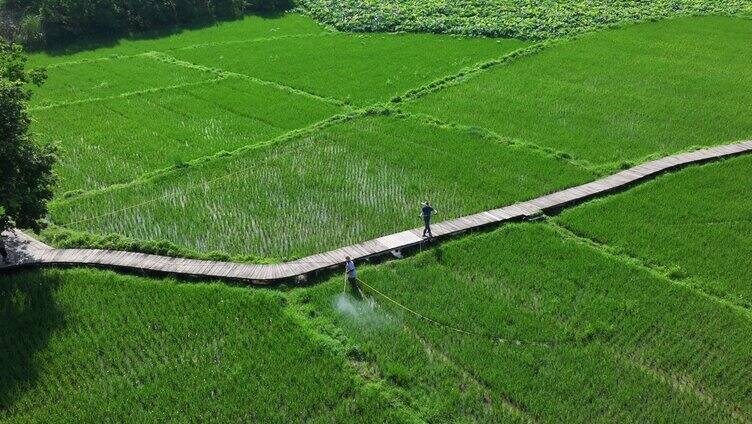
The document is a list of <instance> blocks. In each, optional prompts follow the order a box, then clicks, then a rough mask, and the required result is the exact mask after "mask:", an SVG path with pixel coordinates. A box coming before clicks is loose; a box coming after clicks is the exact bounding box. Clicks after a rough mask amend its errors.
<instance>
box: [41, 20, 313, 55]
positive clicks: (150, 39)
mask: <svg viewBox="0 0 752 424" xmlns="http://www.w3.org/2000/svg"><path fill="white" fill-rule="evenodd" d="M325 32H326V30H325V29H324V27H322V26H321V25H319V24H317V23H316V22H315V21H314V20H312V19H311V18H309V17H307V16H303V15H300V14H293V13H286V14H283V15H280V16H276V17H262V16H246V17H245V18H243V19H239V20H236V21H232V22H222V23H217V24H213V25H208V26H197V27H195V28H182V29H176V30H174V31H172V32H171V31H154V32H152V33H148V32H147V33H140V34H133V35H132V36H130V37H126V38H123V39H121V40H119V41H117V42H114V43H113V42H112V41H108V42H105V43H99V42H98V40H89V41H88V42H87V41H86V40H82V41H81V42H79V43H74V44H70V45H67V46H65V47H63V48H59V49H55V50H50V51H43V52H39V53H35V54H33V55H31V57H30V61H29V63H30V64H31V65H32V66H57V65H59V64H65V63H70V62H78V61H89V60H98V59H101V58H108V57H117V56H124V55H134V54H140V53H146V52H149V51H153V50H173V49H179V48H186V47H191V46H195V45H205V44H216V43H236V44H240V45H242V44H243V43H244V42H254V40H259V39H269V38H279V37H306V36H316V35H319V34H322V33H325Z"/></svg>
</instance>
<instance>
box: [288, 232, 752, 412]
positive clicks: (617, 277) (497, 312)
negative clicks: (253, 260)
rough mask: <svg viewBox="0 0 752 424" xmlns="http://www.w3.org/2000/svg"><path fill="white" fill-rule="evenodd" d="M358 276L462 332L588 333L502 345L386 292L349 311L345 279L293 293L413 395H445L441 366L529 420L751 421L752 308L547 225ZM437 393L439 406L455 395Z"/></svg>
mask: <svg viewBox="0 0 752 424" xmlns="http://www.w3.org/2000/svg"><path fill="white" fill-rule="evenodd" d="M360 274H361V278H362V279H363V280H364V281H365V282H366V283H368V284H370V285H372V286H375V287H376V288H378V289H379V290H381V291H384V292H386V293H387V294H389V295H390V296H393V297H394V298H396V299H397V300H398V301H401V302H404V303H406V304H407V305H408V306H409V307H411V308H414V309H417V310H418V311H420V312H422V313H424V314H426V315H428V316H429V317H432V318H435V319H440V320H442V321H444V322H448V323H451V324H452V325H454V326H457V327H460V328H463V329H466V330H469V331H474V332H480V333H492V334H497V335H499V336H501V337H505V338H512V339H522V340H523V341H524V340H540V339H554V340H567V339H569V338H574V339H575V340H576V339H580V340H584V341H582V342H579V343H571V344H567V343H564V344H559V345H554V346H552V347H541V346H536V345H529V344H526V343H524V342H523V343H522V344H521V345H516V344H503V343H498V342H493V341H490V340H487V339H484V338H482V337H476V336H468V335H463V334H457V333H453V332H451V331H446V330H444V329H442V328H440V327H437V326H435V325H433V324H430V323H427V322H425V321H422V320H419V319H417V318H414V317H413V316H412V315H408V314H405V313H403V312H402V311H401V310H399V309H397V308H395V307H394V306H393V305H391V304H389V303H387V302H385V301H383V300H380V304H381V307H380V308H378V309H376V310H375V311H372V310H371V309H369V308H367V307H366V306H364V305H360V306H359V307H360V308H361V309H358V308H352V307H350V305H351V304H349V303H346V302H343V301H341V300H339V299H340V298H339V293H340V291H341V290H342V284H343V283H342V278H341V277H340V278H334V279H332V280H331V281H329V282H327V283H325V284H322V285H321V286H318V287H316V288H313V289H306V290H304V291H301V292H300V293H298V294H299V295H300V298H301V299H302V300H301V302H305V303H304V304H305V305H306V306H307V307H308V308H310V309H311V310H312V311H313V312H311V314H312V315H313V314H319V316H320V317H321V318H319V319H322V320H323V319H326V320H329V321H330V322H333V323H334V324H335V325H336V326H337V327H338V328H340V329H341V331H342V333H341V337H342V338H344V339H347V340H348V341H349V343H351V344H353V345H356V346H358V347H359V349H360V350H361V351H362V352H363V353H362V355H363V356H364V357H366V358H369V360H370V361H371V362H373V363H376V364H378V368H379V370H380V371H381V373H382V374H384V375H386V376H389V377H388V378H389V379H391V380H392V381H395V382H396V384H399V385H400V386H401V387H403V388H404V389H405V390H407V391H410V392H411V393H422V394H423V395H424V396H427V397H429V398H430V396H431V395H430V393H427V392H429V391H430V388H432V387H434V386H436V387H439V389H438V390H443V389H442V384H441V383H436V381H437V380H438V381H444V379H445V378H446V377H444V375H443V371H442V369H441V367H439V366H438V365H437V363H442V362H445V361H449V362H450V363H451V364H453V365H454V366H455V367H457V368H459V369H461V370H464V373H465V374H466V375H470V376H473V380H474V381H476V382H479V383H480V384H481V385H482V387H484V389H485V390H487V391H488V393H490V398H489V399H488V400H487V403H488V404H490V405H493V406H494V407H495V408H497V409H509V410H511V411H517V412H518V413H519V415H521V416H522V417H523V418H524V419H528V420H532V421H536V422H664V421H685V422H708V423H711V422H736V421H744V420H749V418H750V417H752V407H751V406H750V404H749V402H748V399H749V397H748V394H749V392H750V390H751V389H752V385H751V384H752V383H751V382H750V381H749V379H747V378H745V377H744V376H746V375H749V373H750V372H752V369H751V368H750V364H752V356H750V352H751V351H752V350H751V349H750V348H752V320H750V315H749V314H744V313H740V312H739V311H738V310H737V309H734V308H731V307H728V306H725V305H723V304H720V303H716V302H713V301H710V300H709V299H708V298H707V297H705V296H702V295H700V294H698V293H696V292H694V291H693V290H691V289H688V288H686V287H684V286H682V285H680V284H676V283H675V282H673V281H672V280H669V279H667V278H666V277H664V276H662V275H660V274H658V273H655V272H653V271H651V270H649V269H641V268H638V267H635V266H633V265H632V264H630V263H628V262H624V261H621V260H620V259H618V258H615V257H613V256H609V255H606V254H604V253H603V252H601V251H600V250H598V249H593V248H592V247H591V246H589V245H587V244H583V243H581V242H579V241H577V240H574V239H569V238H563V237H561V235H560V234H559V232H557V231H556V230H554V229H552V228H550V227H548V226H547V225H546V224H516V225H508V226H505V227H503V228H501V229H499V230H497V231H494V232H492V233H489V234H485V235H479V236H473V237H468V238H465V239H462V240H459V241H454V242H451V243H447V244H446V245H443V246H442V247H439V248H436V249H433V250H431V251H427V252H423V253H422V254H419V255H417V256H416V257H414V258H411V259H408V260H405V261H399V262H391V263H388V264H385V265H381V266H376V267H362V268H361V269H360ZM338 305H339V308H335V307H334V306H338ZM355 305H359V304H357V303H356V304H355ZM583 337H585V338H584V339H583ZM588 340H589V341H588ZM421 349H426V350H425V352H421ZM426 358H427V359H426ZM442 358H443V359H442ZM426 362H427V363H428V364H427V365H426ZM440 393H442V395H440V397H441V398H442V399H444V400H445V402H444V403H442V402H440V401H438V402H437V405H438V406H437V411H443V409H441V408H442V406H444V407H446V408H447V409H452V407H451V406H447V405H451V403H452V402H454V401H456V399H457V397H460V398H461V394H458V393H455V395H454V397H453V396H450V395H446V398H444V395H443V393H444V392H440ZM479 404H481V402H480V401H478V402H477V403H476V412H477V411H478V410H482V408H481V407H480V405H479ZM504 405H507V407H504ZM509 405H511V408H510V407H509ZM458 413H459V414H462V413H461V412H458Z"/></svg>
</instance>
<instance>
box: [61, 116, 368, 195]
mask: <svg viewBox="0 0 752 424" xmlns="http://www.w3.org/2000/svg"><path fill="white" fill-rule="evenodd" d="M380 113H382V112H381V109H379V108H363V109H357V110H353V111H350V112H348V113H338V114H335V115H332V116H330V117H328V118H325V119H323V120H321V121H318V122H314V123H313V124H311V125H308V126H306V127H301V128H296V129H293V130H290V131H287V132H285V133H283V134H280V135H278V136H276V137H273V138H271V139H268V140H265V141H261V142H258V143H253V144H247V145H245V146H241V147H238V148H237V149H234V150H231V151H229V152H228V151H225V150H221V151H218V152H216V153H214V154H210V155H206V156H201V157H198V158H196V159H192V160H190V161H187V162H185V163H184V164H181V165H180V166H175V165H173V166H168V167H165V168H162V169H157V170H154V171H150V172H147V173H145V174H141V175H140V176H138V177H137V178H135V179H133V180H130V181H127V182H123V183H116V184H111V185H108V186H106V187H102V188H96V189H92V190H87V191H72V192H68V193H64V194H63V196H62V197H61V198H59V199H55V200H53V201H52V202H50V205H65V204H67V203H71V202H74V201H77V200H80V199H85V198H88V197H93V196H99V195H102V194H106V193H109V192H113V191H117V190H123V189H127V188H131V187H137V186H139V185H142V184H146V183H149V182H152V181H155V180H157V179H160V178H167V177H169V176H172V175H175V174H177V173H180V172H184V171H185V170H186V169H190V168H193V167H198V166H203V165H206V164H208V163H212V162H214V161H219V160H224V159H228V158H232V157H236V156H238V155H242V154H244V153H246V152H248V151H252V150H257V149H262V148H266V147H272V146H277V145H280V144H283V143H285V142H288V141H290V140H294V139H297V138H301V137H305V136H307V135H310V134H312V133H314V132H316V131H320V130H323V129H326V128H328V127H331V126H333V125H337V124H341V123H344V122H349V121H352V120H355V119H358V118H360V117H363V116H367V115H370V114H373V115H378V114H380Z"/></svg>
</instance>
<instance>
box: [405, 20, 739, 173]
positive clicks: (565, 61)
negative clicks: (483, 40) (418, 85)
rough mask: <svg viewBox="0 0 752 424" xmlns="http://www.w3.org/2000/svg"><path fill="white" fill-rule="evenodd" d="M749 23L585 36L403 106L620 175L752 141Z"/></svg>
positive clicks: (657, 26)
mask: <svg viewBox="0 0 752 424" xmlns="http://www.w3.org/2000/svg"><path fill="white" fill-rule="evenodd" d="M750 38H752V21H751V20H747V19H729V18H720V17H707V18H692V19H678V20H673V21H667V22H660V23H654V24H650V25H640V26H635V27H629V28H625V29H621V30H614V31H605V32H602V33H598V34H591V35H588V36H583V37H582V38H580V39H577V40H575V41H570V42H566V43H561V44H557V45H554V46H552V47H548V48H546V49H544V50H543V51H541V52H539V53H537V54H535V55H529V56H526V57H522V58H519V59H517V60H514V61H512V62H511V63H508V64H505V65H501V66H497V67H494V68H492V69H489V70H488V71H486V72H482V73H478V74H476V75H475V76H473V77H472V78H468V79H466V80H464V81H459V82H458V83H457V84H456V85H454V86H450V87H447V88H445V89H441V90H438V91H435V92H433V93H429V94H427V95H425V96H424V97H420V98H418V99H417V100H415V101H414V102H411V103H407V104H405V105H404V107H405V108H406V109H408V110H411V111H416V112H422V113H427V114H431V115H434V116H436V117H438V118H440V119H443V120H447V121H450V122H458V123H461V124H465V125H477V126H481V127H485V128H489V129H491V130H494V131H496V132H497V133H499V134H501V135H503V136H507V137H514V138H521V139H523V140H525V141H528V142H531V143H535V144H539V145H543V146H548V147H552V148H554V149H556V150H560V151H563V152H567V153H569V154H570V155H571V156H573V157H575V158H580V159H586V160H589V161H590V162H593V163H596V164H605V165H607V167H609V168H612V169H613V168H617V167H618V166H619V165H621V164H622V162H624V161H640V160H642V159H644V158H645V157H646V156H650V155H658V156H662V155H666V154H671V153H675V152H677V151H680V150H683V149H687V148H689V147H691V146H707V145H715V144H721V143H726V142H732V141H737V140H740V139H746V138H749V137H752V120H750V119H748V115H749V114H748V109H749V105H750V104H752V73H750V72H747V68H748V66H749V63H752V50H750V49H739V47H738V46H740V45H744V44H746V43H748V41H749V40H750Z"/></svg>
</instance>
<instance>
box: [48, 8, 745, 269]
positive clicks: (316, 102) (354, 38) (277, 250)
mask: <svg viewBox="0 0 752 424" xmlns="http://www.w3.org/2000/svg"><path fill="white" fill-rule="evenodd" d="M285 19H287V18H284V19H282V20H281V21H280V22H283V21H285ZM296 19H297V18H296ZM233 25H238V24H237V23H234V24H233ZM207 31H208V30H207ZM211 31H214V34H215V36H216V31H220V30H219V29H214V28H213V29H211ZM306 31H307V30H306ZM254 34H257V33H256V32H252V34H251V35H254ZM750 34H752V26H751V25H750V21H748V20H742V19H733V18H719V17H711V18H698V19H682V20H675V21H670V22H662V23H657V24H646V25H640V26H635V27H630V28H625V29H620V30H613V31H607V32H603V33H599V34H592V35H588V36H586V37H583V38H582V39H577V40H570V41H567V42H564V43H560V44H559V45H553V46H548V47H545V48H543V49H542V50H540V51H537V52H534V53H531V54H530V55H527V56H525V55H523V56H522V57H518V56H514V58H513V59H510V60H509V61H505V62H503V63H500V64H499V63H496V64H495V65H489V66H481V67H476V68H474V70H473V71H461V70H462V69H466V67H468V66H470V65H473V64H477V63H480V62H484V63H488V62H487V61H489V60H497V59H499V58H502V57H504V55H506V54H509V53H510V52H512V51H515V49H518V48H520V47H523V46H525V43H522V42H518V41H514V40H491V39H467V38H455V37H442V36H435V35H414V34H412V35H409V34H397V35H346V34H337V33H321V32H316V31H314V32H312V33H310V36H308V35H306V36H301V37H297V35H299V33H295V32H294V31H293V32H292V33H291V34H290V35H291V37H292V36H295V38H289V37H288V38H285V37H282V38H277V39H266V38H264V39H257V40H255V41H253V40H251V41H249V40H250V39H240V38H237V37H238V32H237V27H232V28H231V29H230V36H229V40H228V41H226V42H224V41H223V42H216V43H213V44H212V43H210V42H208V41H207V42H205V43H197V44H195V45H189V44H185V41H186V40H187V39H183V40H182V41H176V40H175V39H167V41H166V44H165V47H164V51H154V52H150V53H143V54H140V55H138V56H136V57H129V58H117V59H108V60H102V61H97V62H92V63H84V64H69V65H63V64H61V65H60V66H57V67H53V68H52V69H51V73H53V74H54V72H56V71H58V70H64V69H65V70H66V71H65V72H63V71H61V72H62V73H61V74H59V75H57V76H55V75H53V77H52V81H56V82H54V83H51V86H50V90H51V91H50V95H49V97H45V92H44V88H43V89H42V90H40V91H39V92H38V93H37V98H38V100H37V102H38V103H37V104H38V105H45V104H51V103H55V102H56V101H55V98H60V99H62V100H60V101H65V100H68V101H70V100H74V101H76V100H79V99H86V98H89V97H90V96H95V97H96V96H99V95H104V96H105V97H108V96H109V97H113V96H114V97H116V98H107V99H105V100H101V101H83V102H81V103H77V104H72V105H68V106H59V107H49V108H41V109H37V110H36V111H35V112H34V114H35V118H36V124H35V125H36V126H35V128H36V129H37V130H38V131H39V132H40V134H41V137H42V138H47V139H60V140H62V144H63V148H64V155H63V160H62V162H61V166H60V169H59V171H60V174H61V176H62V183H61V188H60V194H61V195H62V194H63V193H66V192H67V193H68V194H69V195H70V194H72V195H73V198H63V197H69V196H61V198H60V199H58V201H56V202H55V203H54V205H53V207H52V214H51V218H52V221H53V222H54V223H57V224H63V225H68V226H69V227H70V228H72V229H74V230H79V231H85V232H92V233H96V234H107V233H119V234H121V235H124V236H127V237H131V238H134V239H136V240H167V241H170V242H172V243H176V244H178V245H180V246H183V247H185V248H188V249H190V250H193V251H195V252H203V253H206V252H209V251H220V252H222V253H225V254H230V255H246V254H250V255H261V256H269V257H271V258H272V259H275V258H276V259H279V258H287V257H295V256H300V255H304V254H308V253H314V252H318V251H321V250H324V249H330V248H335V247H338V246H341V245H344V244H348V243H354V242H359V241H363V240H365V239H368V238H371V237H376V236H380V235H384V234H387V233H390V232H395V231H399V230H404V229H407V228H410V227H414V226H418V225H419V224H420V223H419V220H418V218H417V216H416V215H417V214H416V213H415V210H416V205H417V204H418V203H419V202H420V201H422V200H424V199H425V198H430V199H431V200H432V201H433V202H434V204H436V205H437V206H438V207H439V209H440V211H441V212H442V217H443V218H452V217H456V216H459V215H462V214H468V213H473V212H477V211H479V210H483V209H488V208H493V207H498V206H501V205H504V204H507V203H510V202H513V201H518V200H524V199H529V198H532V197H536V196H540V195H543V194H545V193H547V192H550V191H552V190H555V189H560V188H564V187H566V186H570V185H574V184H576V183H581V182H585V181H587V180H590V179H594V178H595V176H596V175H595V173H596V172H602V171H605V170H611V169H614V168H616V167H618V166H620V165H621V163H622V162H623V161H627V160H639V159H641V158H643V157H645V156H648V155H658V156H659V155H663V154H667V153H672V152H676V151H677V150H683V149H688V148H691V147H692V146H695V145H700V144H704V145H709V144H720V143H724V142H729V141H735V140H738V139H742V138H745V137H748V136H752V125H750V121H749V119H746V115H747V114H746V111H747V109H748V108H747V107H746V105H748V104H750V103H752V98H750V97H749V95H748V93H750V92H752V90H750V89H746V88H752V80H750V78H749V77H748V76H749V73H748V72H745V70H746V65H745V64H746V63H747V62H748V61H749V59H751V58H750V57H748V55H747V52H746V51H741V52H740V51H738V48H736V47H734V46H738V45H740V44H741V43H743V42H744V40H746V39H747V38H749V37H750ZM196 37H198V36H196ZM178 38H179V37H178ZM188 39H191V40H198V39H199V38H188ZM156 42H157V40H152V41H150V42H149V43H156ZM127 45H128V46H131V47H133V46H135V45H137V43H136V42H134V44H133V45H131V44H127ZM147 45H149V46H152V47H154V46H156V45H155V44H147ZM131 47H128V48H129V49H130V48H131ZM134 48H135V47H134ZM155 50H156V49H155ZM131 51H132V50H131ZM165 51H166V52H167V53H165ZM439 51H440V52H441V54H436V53H437V52H439ZM679 52H681V53H679ZM149 61H153V62H154V63H153V64H152V63H151V62H149ZM141 63H149V66H152V65H153V66H154V69H165V70H169V71H170V73H169V75H152V74H153V73H156V71H155V72H145V73H144V74H143V75H144V78H141V79H140V80H139V81H134V82H131V81H129V80H128V79H127V75H128V73H127V69H128V67H129V66H140V64H141ZM129 64H132V65H129ZM106 66H114V67H115V68H113V70H114V72H113V81H112V83H108V84H105V85H104V86H102V85H101V83H99V81H100V80H101V79H102V78H101V77H99V75H106V73H107V68H106ZM69 67H70V68H69ZM76 67H81V69H82V71H83V70H87V71H88V70H89V69H93V71H92V74H93V75H94V77H92V78H89V79H81V80H79V79H77V78H75V72H73V71H67V69H74V68H76ZM144 69H145V70H148V69H150V68H147V67H144ZM123 71H126V72H123ZM66 72H67V73H66ZM457 72H465V74H463V75H464V76H459V77H458V78H455V79H452V78H445V77H446V76H447V75H452V74H455V73H457ZM118 75H125V76H126V78H118V77H117V76H118ZM455 75H456V74H455ZM439 79H442V80H443V81H444V83H443V84H438V85H434V86H433V88H432V89H430V90H428V91H429V92H428V93H423V92H421V91H420V90H419V89H420V87H426V84H429V83H431V82H432V81H433V82H435V81H438V80H439ZM447 82H449V83H447ZM161 84H168V85H161ZM176 85H177V86H178V87H175V86H176ZM183 85H185V86H183ZM125 90H135V92H134V91H125ZM144 90H145V91H146V92H140V91H144ZM415 90H418V91H415ZM711 91H712V93H711ZM406 92H413V93H416V92H417V93H419V94H424V95H418V96H417V98H412V97H411V96H407V99H408V101H403V102H398V101H393V102H389V103H386V102H387V101H388V100H389V99H390V98H392V97H393V96H395V95H400V94H404V93H406ZM123 93H125V95H123V96H122V97H121V95H122V94H123ZM343 102H344V103H348V102H349V103H352V105H351V106H347V105H345V104H343ZM369 104H371V107H369V108H360V109H358V108H359V107H361V106H367V105H369ZM385 105H386V109H385ZM400 109H404V110H407V111H408V112H407V113H405V112H404V110H402V111H401V110H400ZM410 114H416V115H410ZM373 115H382V117H380V118H373V117H372V116H373ZM80 116H93V117H95V119H93V120H92V121H94V122H90V121H88V120H80V119H76V117H80ZM410 116H412V118H410ZM331 117H336V119H331ZM407 118H410V119H407ZM442 122H446V123H448V124H442ZM298 130H299V131H298ZM291 131H292V132H291ZM491 131H494V132H495V134H494V133H491ZM236 149H243V150H244V151H243V152H236V154H232V155H227V154H226V152H231V151H234V150H236ZM224 156H226V157H224ZM192 161H197V162H201V163H191V162H192ZM144 176H147V177H148V178H144ZM113 184H114V185H115V186H112V185H113ZM81 192H84V194H83V195H80V193H81ZM113 218H116V219H113Z"/></svg>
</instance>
